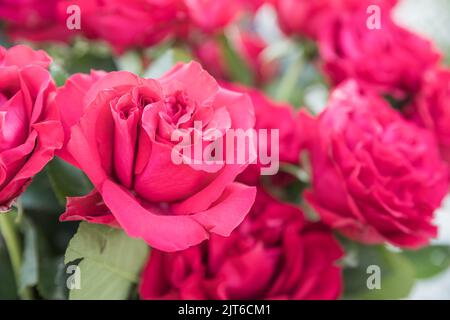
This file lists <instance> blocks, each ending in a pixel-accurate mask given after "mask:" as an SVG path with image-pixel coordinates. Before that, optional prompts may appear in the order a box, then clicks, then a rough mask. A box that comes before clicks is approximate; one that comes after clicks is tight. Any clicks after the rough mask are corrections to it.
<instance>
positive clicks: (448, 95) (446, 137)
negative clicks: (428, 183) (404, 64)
mask: <svg viewBox="0 0 450 320" xmlns="http://www.w3.org/2000/svg"><path fill="white" fill-rule="evenodd" d="M407 113H409V116H410V117H411V118H412V120H413V121H415V122H416V123H417V124H419V125H420V126H422V127H425V128H427V129H428V130H430V131H431V132H433V134H434V136H435V137H436V140H437V141H438V143H439V147H440V149H441V154H442V157H443V158H444V159H445V160H446V161H447V163H449V164H450V70H449V69H439V70H433V71H431V72H430V73H428V74H427V75H426V77H425V79H424V83H423V84H422V88H421V89H420V91H419V93H418V94H417V96H416V97H415V100H414V102H413V103H412V105H411V106H410V107H408V108H407Z"/></svg>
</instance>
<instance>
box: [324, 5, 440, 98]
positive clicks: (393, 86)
mask: <svg viewBox="0 0 450 320" xmlns="http://www.w3.org/2000/svg"><path fill="white" fill-rule="evenodd" d="M367 16H368V15H367V13H366V12H365V11H359V12H357V13H353V14H348V15H341V16H339V17H338V18H336V19H334V20H333V23H330V24H329V25H328V26H327V27H326V28H324V29H323V31H322V32H321V33H320V35H319V50H320V57H321V59H322V60H323V64H324V70H325V73H326V74H327V75H328V76H329V77H330V79H331V80H332V82H333V83H334V84H338V83H340V82H342V81H344V80H346V79H349V78H354V79H357V80H358V81H359V82H360V83H361V84H362V85H364V86H368V87H371V88H373V89H375V90H377V92H378V93H380V94H389V95H391V96H393V97H394V98H398V99H404V98H405V97H407V95H408V94H410V93H415V92H416V91H417V90H418V89H419V86H420V82H421V80H422V76H423V74H424V73H425V72H426V71H427V69H429V68H431V67H433V66H434V65H436V63H437V62H438V61H439V60H440V54H439V53H438V52H437V50H436V49H435V48H434V47H433V44H432V43H431V42H430V41H428V40H426V39H423V38H421V37H419V36H418V35H415V34H413V33H411V32H409V31H407V30H406V29H403V28H401V27H399V26H397V25H396V24H395V23H394V22H393V21H392V20H390V18H389V16H386V15H382V16H381V17H382V19H381V24H380V27H381V29H373V30H371V29H369V28H368V27H367V26H366V20H367Z"/></svg>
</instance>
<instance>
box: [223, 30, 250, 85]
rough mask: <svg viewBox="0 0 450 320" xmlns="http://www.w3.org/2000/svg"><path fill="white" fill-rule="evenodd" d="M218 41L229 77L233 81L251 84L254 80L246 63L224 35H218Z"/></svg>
mask: <svg viewBox="0 0 450 320" xmlns="http://www.w3.org/2000/svg"><path fill="white" fill-rule="evenodd" d="M218 41H219V45H220V48H221V50H222V54H223V56H224V58H225V62H226V64H227V67H228V70H229V72H230V77H231V79H232V80H233V81H236V82H240V83H242V84H245V85H248V86H251V85H252V84H253V82H254V79H253V73H252V72H251V71H250V68H249V67H248V65H247V63H246V62H245V61H244V60H243V59H242V57H241V56H240V55H239V54H238V53H237V52H236V50H235V48H234V47H233V46H232V45H231V43H230V41H229V40H228V38H227V36H226V35H224V34H222V35H220V36H219V37H218Z"/></svg>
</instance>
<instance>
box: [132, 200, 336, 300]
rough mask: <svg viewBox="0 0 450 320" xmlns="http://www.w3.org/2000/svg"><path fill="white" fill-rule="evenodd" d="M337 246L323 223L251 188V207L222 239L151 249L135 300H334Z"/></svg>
mask: <svg viewBox="0 0 450 320" xmlns="http://www.w3.org/2000/svg"><path fill="white" fill-rule="evenodd" d="M342 255H343V252H342V250H341V248H340V247H339V245H338V243H337V242H336V241H335V240H334V238H333V237H332V235H331V233H330V231H329V230H327V229H326V228H324V227H323V226H322V225H320V224H313V223H308V222H306V221H305V220H304V218H303V213H302V212H301V211H300V210H299V209H298V208H296V207H294V206H291V205H289V204H285V203H281V202H279V201H277V200H275V199H274V198H272V197H271V196H269V195H268V194H266V193H264V192H262V191H258V195H257V198H256V201H255V204H254V206H253V208H252V211H251V213H250V214H249V215H248V217H247V218H246V219H245V220H244V222H243V223H242V224H241V225H240V226H239V228H238V229H236V230H235V231H234V232H233V233H232V234H231V235H230V237H228V238H224V237H220V236H216V235H214V236H213V237H211V239H210V241H208V242H207V243H204V244H201V245H198V246H196V247H192V248H189V249H188V250H185V251H182V252H176V253H165V252H161V251H158V250H153V251H152V254H151V257H150V259H149V261H148V263H147V266H146V267H145V269H144V272H143V273H142V279H141V284H140V296H141V298H142V299H239V300H243V299H258V300H259V299H298V300H306V299H336V298H338V297H339V295H340V293H341V287H342V279H341V270H340V268H339V267H338V266H337V265H336V261H337V260H338V259H339V258H341V257H342Z"/></svg>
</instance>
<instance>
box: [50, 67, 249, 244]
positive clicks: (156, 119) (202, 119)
mask: <svg viewBox="0 0 450 320" xmlns="http://www.w3.org/2000/svg"><path fill="white" fill-rule="evenodd" d="M56 103H57V105H58V107H59V108H61V111H62V122H63V125H64V128H65V130H66V134H67V135H68V136H69V138H68V139H67V140H68V141H67V145H66V146H65V148H64V150H63V151H62V153H61V156H62V157H63V158H64V159H66V160H68V161H70V162H71V163H73V164H74V165H76V166H78V167H79V168H81V169H82V170H83V171H84V172H85V173H86V174H87V175H88V177H89V178H90V180H91V181H92V183H93V184H94V186H95V190H94V191H93V192H92V193H91V194H89V195H87V196H85V197H81V198H72V199H69V201H68V205H67V211H66V212H65V213H64V214H63V216H62V217H61V220H80V219H81V220H87V221H90V222H94V223H106V224H110V225H115V226H120V227H122V228H123V229H124V230H125V232H127V233H128V234H129V235H130V236H132V237H138V238H142V239H144V240H145V241H146V242H147V243H148V244H149V245H151V246H152V247H155V248H157V249H160V250H164V251H176V250H182V249H185V248H187V247H189V246H192V245H195V244H198V243H200V242H201V241H203V240H205V239H208V238H209V236H210V234H211V233H216V234H219V235H222V236H228V235H229V234H230V232H231V231H232V230H233V229H234V228H235V227H236V226H238V225H239V224H240V223H241V221H242V220H243V219H244V217H245V215H246V214H247V213H248V211H249V210H250V208H251V206H252V204H253V201H254V197H255V192H256V191H255V189H254V188H252V187H248V186H246V185H243V184H240V183H237V182H235V178H236V176H237V175H239V174H240V173H241V172H242V171H243V170H244V169H245V168H246V167H247V165H248V162H249V161H250V158H245V159H244V160H246V161H245V163H237V162H234V163H235V164H233V163H229V162H226V163H222V164H217V163H215V164H208V163H205V162H201V163H200V164H196V163H181V164H176V163H174V160H173V159H172V155H173V153H174V152H175V153H176V154H178V152H179V151H174V149H175V147H176V146H178V145H179V143H178V141H173V139H172V134H173V133H174V132H179V131H180V130H185V131H186V132H188V135H186V136H187V137H190V136H191V135H197V134H200V133H203V137H202V140H200V142H198V140H194V142H193V143H192V144H189V143H188V144H187V145H188V146H191V147H192V146H194V144H198V145H199V146H200V148H203V150H204V149H205V148H207V147H208V146H209V145H210V144H211V143H214V141H217V139H218V137H217V136H216V137H214V136H211V135H208V133H209V132H211V130H216V131H218V132H221V133H222V134H224V135H226V134H227V133H228V132H229V131H230V130H231V129H244V130H247V129H251V128H253V126H254V111H253V106H252V103H251V101H250V99H249V98H248V97H247V96H246V95H243V94H240V93H237V92H232V91H229V90H226V89H223V88H221V87H220V86H219V85H218V84H217V82H216V81H215V80H214V78H212V77H211V76H210V75H209V74H208V73H207V72H206V71H204V70H203V69H202V68H201V67H200V65H199V64H197V63H195V62H192V63H189V64H179V65H177V66H176V67H174V68H173V69H172V70H171V71H170V72H169V73H167V74H166V75H165V76H164V77H162V78H160V79H158V80H152V79H142V78H139V77H138V76H136V75H133V74H131V73H128V72H111V73H108V74H104V73H99V72H94V73H92V74H91V75H75V76H72V77H71V78H70V79H69V80H68V81H67V83H66V85H65V86H64V87H63V88H61V89H59V90H58V92H57V96H56ZM196 123H200V125H201V126H200V127H199V126H196ZM237 146H238V145H237V144H236V147H237ZM175 150H177V149H175ZM232 152H236V150H232Z"/></svg>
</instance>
